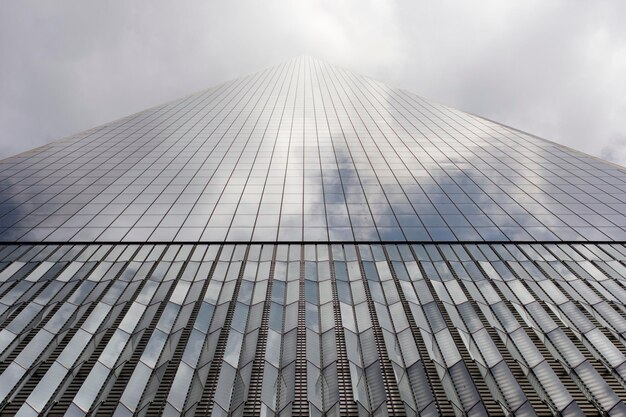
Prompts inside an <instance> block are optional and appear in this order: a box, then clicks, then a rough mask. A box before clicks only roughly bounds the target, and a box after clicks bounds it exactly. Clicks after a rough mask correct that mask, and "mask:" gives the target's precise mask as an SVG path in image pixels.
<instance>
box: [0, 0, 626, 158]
mask: <svg viewBox="0 0 626 417" xmlns="http://www.w3.org/2000/svg"><path fill="white" fill-rule="evenodd" d="M421 3H425V4H421ZM625 17H626V2H624V1H622V0H615V1H612V2H611V1H598V0H596V1H593V2H588V1H572V0H562V1H558V0H550V1H545V0H537V1H532V0H527V1H523V2H521V1H503V0H493V1H471V2H468V1H428V2H417V1H415V0H412V1H399V2H392V1H382V0H381V1H367V0H365V1H364V0H328V1H309V0H298V1H293V0H292V1H277V0H263V1H258V0H249V1H221V2H217V1H206V0H203V1H185V2H173V1H154V0H150V1H132V2H128V1H116V2H114V1H95V2H92V1H84V0H77V1H38V2H36V1H8V0H7V1H3V0H0V158H4V157H7V156H10V155H12V154H15V153H18V152H21V151H24V150H27V149H29V148H32V147H35V146H39V145H42V144H44V143H47V142H49V141H52V140H55V139H59V138H61V137H63V136H66V135H69V134H72V133H75V132H78V131H81V130H84V129H87V128H90V127H94V126H96V125H99V124H102V123H106V122H108V121H111V120H114V119H117V118H120V117H122V116H125V115H128V114H130V113H134V112H137V111H139V110H142V109H144V108H147V107H151V106H153V105H156V104H160V103H162V102H165V101H168V100H172V99H175V98H178V97H180V96H183V95H186V94H189V93H192V92H195V91H198V90H202V89H205V88H207V87H210V86H212V85H215V84H217V83H220V82H223V81H226V80H229V79H231V78H236V77H239V76H241V75H245V74H248V73H250V72H254V71H257V70H259V69H262V68H264V67H267V66H270V65H275V64H278V63H281V62H282V61H285V60H287V59H290V58H293V57H295V56H298V55H303V54H307V55H311V56H314V57H317V58H320V59H323V60H326V61H328V62H330V63H333V64H336V65H340V66H343V67H346V68H349V69H351V70H353V71H355V72H358V73H360V74H363V75H366V76H371V77H373V78H376V79H379V80H381V81H384V82H386V83H388V84H389V85H391V86H394V87H399V88H403V89H406V90H409V91H411V92H414V93H417V94H419V95H422V96H424V97H428V98H431V99H433V100H435V101H438V102H441V103H444V104H447V105H450V106H452V107H455V108H458V109H461V110H465V111H469V112H471V113H475V114H479V115H482V116H485V117H487V118H490V119H493V120H496V121H499V122H502V123H504V124H507V125H511V126H513V127H517V128H519V129H521V130H525V131H527V132H530V133H533V134H536V135H538V136H541V137H545V138H547V139H551V140H554V141H556V142H560V143H563V144H566V145H569V146H571V147H574V148H576V149H580V150H582V151H585V152H588V153H591V154H594V155H597V156H601V157H604V158H607V159H611V160H613V161H615V162H618V163H621V164H623V165H626V24H625V23H624V21H625Z"/></svg>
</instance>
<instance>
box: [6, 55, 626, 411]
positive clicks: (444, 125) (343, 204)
mask: <svg viewBox="0 0 626 417" xmlns="http://www.w3.org/2000/svg"><path fill="white" fill-rule="evenodd" d="M625 203H626V170H625V169H624V168H621V167H618V166H616V165H613V164H611V163H609V162H605V161H602V160H599V159H596V158H594V157H591V156H588V155H585V154H582V153H579V152H577V151H574V150H572V149H569V148H566V147H563V146H560V145H557V144H554V143H551V142H548V141H545V140H542V139H539V138H536V137H534V136H531V135H528V134H525V133H523V132H519V131H517V130H515V129H512V128H509V127H506V126H503V125H500V124H497V123H494V122H491V121H487V120H484V119H481V118H479V117H476V116H473V115H469V114H466V113H463V112H460V111H457V110H453V109H450V108H447V107H445V106H442V105H439V104H434V103H431V102H429V101H427V100H424V99H422V98H420V97H417V96H415V95H413V94H410V93H407V92H405V91H402V90H397V89H391V88H389V87H386V86H385V85H383V84H381V83H379V82H376V81H373V80H370V79H367V78H364V77H361V76H359V75H355V74H353V73H351V72H348V71H346V70H343V69H340V68H336V67H333V66H330V65H328V64H326V63H323V62H320V61H317V60H314V59H312V58H307V57H304V58H299V59H296V60H293V61H290V62H287V63H285V64H283V65H279V66H277V67H273V68H269V69H266V70H264V71H261V72H258V73H256V74H252V75H250V76H247V77H244V78H240V79H236V80H234V81H231V82H228V83H225V84H223V85H220V86H218V87H215V88H212V89H210V90H207V91H204V92H201V93H198V94H195V95H192V96H189V97H186V98H183V99H180V100H177V101H175V102H172V103H168V104H165V105H162V106H158V107H155V108H152V109H149V110H146V111H144V112H141V113H138V114H135V115H132V116H129V117H127V118H124V119H122V120H119V121H116V122H113V123H109V124H107V125H104V126H100V127H97V128H94V129H91V130H89V131H87V132H83V133H80V134H78V135H75V136H73V137H70V138H66V139H64V140H61V141H58V142H54V143H51V144H49V145H46V146H44V147H41V148H38V149H34V150H32V151H29V152H26V153H24V154H21V155H17V156H14V157H12V158H8V159H5V160H3V161H0V241H2V243H0V417H3V416H14V415H18V416H36V415H47V416H62V415H63V416H68V417H73V416H77V417H78V416H91V415H98V416H100V415H104V416H117V417H120V416H160V415H167V416H208V415H210V416H214V417H231V416H232V417H253V416H260V417H296V416H298V417H303V416H307V417H339V416H346V417H369V416H375V417H387V416H390V417H391V416H393V417H408V416H428V417H430V416H433V417H435V416H446V417H447V416H455V417H464V416H503V417H504V416H519V417H526V416H558V417H570V416H612V417H617V416H626V403H625V401H626V245H625V242H626V238H625V236H626V215H625V213H626V204H625Z"/></svg>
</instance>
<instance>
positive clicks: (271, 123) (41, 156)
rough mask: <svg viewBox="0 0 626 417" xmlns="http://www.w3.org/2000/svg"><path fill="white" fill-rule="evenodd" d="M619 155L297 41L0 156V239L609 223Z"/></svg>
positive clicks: (474, 236)
mask: <svg viewBox="0 0 626 417" xmlns="http://www.w3.org/2000/svg"><path fill="white" fill-rule="evenodd" d="M624 213H626V171H625V170H624V169H623V168H621V167H618V166H616V165H612V164H610V163H608V162H604V161H601V160H599V159H596V158H593V157H590V156H588V155H585V154H582V153H580V152H577V151H574V150H572V149H568V148H565V147H563V146H559V145H557V144H554V143H551V142H548V141H545V140H542V139H538V138H535V137H533V136H531V135H528V134H525V133H522V132H519V131H516V130H514V129H511V128H508V127H505V126H502V125H500V124H497V123H493V122H490V121H487V120H484V119H481V118H479V117H476V116H472V115H469V114H467V113H463V112H460V111H457V110H453V109H450V108H448V107H445V106H442V105H439V104H434V103H431V102H429V101H426V100H424V99H422V98H420V97H418V96H415V95H413V94H410V93H407V92H405V91H402V90H398V89H392V88H389V87H386V86H385V85H383V84H381V83H379V82H376V81H373V80H370V79H368V78H364V77H361V76H358V75H355V74H353V73H351V72H348V71H346V70H343V69H340V68H336V67H333V66H330V65H328V64H325V63H323V62H320V61H317V60H314V59H311V58H300V59H296V60H293V61H290V62H288V63H285V64H283V65H280V66H277V67H273V68H270V69H267V70H264V71H261V72H258V73H256V74H253V75H250V76H247V77H244V78H240V79H236V80H234V81H231V82H228V83H225V84H223V85H221V86H218V87H215V88H212V89H210V90H207V91H204V92H201V93H199V94H195V95H192V96H189V97H186V98H183V99H181V100H178V101H175V102H173V103H169V104H166V105H162V106H158V107H155V108H152V109H149V110H146V111H143V112H141V113H138V114H135V115H132V116H129V117H127V118H124V119H122V120H119V121H116V122H113V123H109V124H107V125H104V126H100V127H97V128H94V129H92V130H89V131H87V132H83V133H80V134H78V135H75V136H74V137H70V138H67V139H64V140H61V141H58V142H54V143H51V144H49V145H46V146H44V147H42V148H38V149H34V150H32V151H30V152H26V153H24V154H21V155H18V156H15V157H12V158H8V159H5V160H4V161H1V162H0V240H4V241H10V242H13V241H24V242H44V241H48V242H67V241H72V242H81V241H82V242H89V241H101V242H118V241H127V242H146V241H153V242H171V241H181V242H221V241H236V242H248V241H258V242H275V241H279V242H284V241H291V242H299V241H306V242H325V241H333V242H366V241H412V242H415V241H420V242H426V241H435V242H452V241H542V242H543V241H578V240H586V241H611V240H624V239H625V238H626V216H625V214H624Z"/></svg>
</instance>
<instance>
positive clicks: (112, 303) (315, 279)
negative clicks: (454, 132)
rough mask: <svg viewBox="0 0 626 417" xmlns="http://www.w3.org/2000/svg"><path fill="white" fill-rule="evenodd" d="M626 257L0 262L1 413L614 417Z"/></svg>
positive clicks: (84, 252)
mask: <svg viewBox="0 0 626 417" xmlns="http://www.w3.org/2000/svg"><path fill="white" fill-rule="evenodd" d="M625 262H626V246H624V245H623V244H616V243H610V244H609V243H607V244H537V243H535V244H512V243H504V244H484V243H483V244H469V243H468V244H407V243H400V244H391V243H389V244H169V245H165V244H154V245H153V244H130V245H126V244H104V245H98V244H76V245H71V244H64V245H18V244H9V245H5V246H3V247H1V248H0V265H1V266H2V271H1V272H0V294H1V296H0V319H1V330H0V355H1V356H0V358H2V361H1V362H0V407H1V408H0V413H1V414H2V415H14V414H15V413H17V415H21V416H24V415H37V414H39V413H42V414H48V415H62V414H64V413H66V414H65V415H71V416H79V415H88V414H90V415H91V414H96V415H116V416H120V415H129V416H130V415H161V414H165V415H217V416H222V415H223V416H227V415H228V416H231V415H232V416H236V415H239V416H247V415H259V416H283V415H309V416H340V415H343V416H387V415H402V416H416V415H427V416H437V415H443V416H452V415H458V416H461V415H476V416H479V415H482V416H488V415H491V416H504V415H516V416H531V415H553V414H554V415H559V416H574V415H578V416H585V415H586V416H589V415H598V416H599V415H611V416H619V415H624V413H626V405H625V404H624V400H626V388H625V387H624V381H625V380H626V357H625V354H626V308H625V307H624V300H626V278H624V277H625V276H626V267H625V266H624V264H625Z"/></svg>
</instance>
